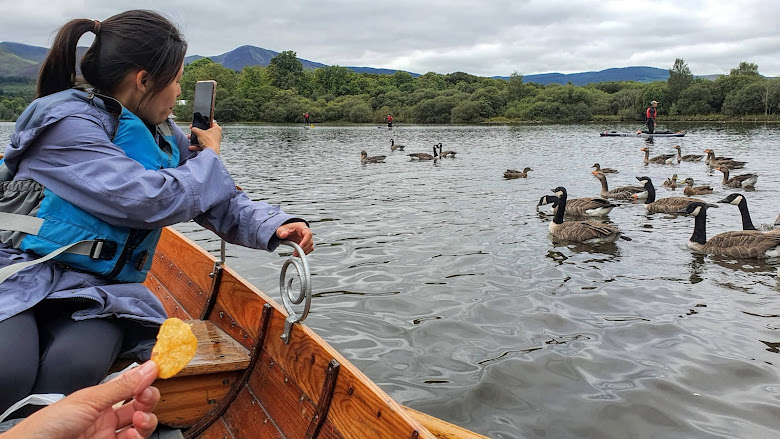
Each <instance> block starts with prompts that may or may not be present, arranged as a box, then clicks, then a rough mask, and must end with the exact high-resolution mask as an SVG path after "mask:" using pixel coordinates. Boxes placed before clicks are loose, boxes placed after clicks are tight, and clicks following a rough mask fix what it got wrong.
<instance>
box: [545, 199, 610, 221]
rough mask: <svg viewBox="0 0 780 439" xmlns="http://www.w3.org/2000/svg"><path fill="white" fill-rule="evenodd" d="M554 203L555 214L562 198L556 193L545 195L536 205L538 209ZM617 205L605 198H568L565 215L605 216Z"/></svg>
mask: <svg viewBox="0 0 780 439" xmlns="http://www.w3.org/2000/svg"><path fill="white" fill-rule="evenodd" d="M550 203H552V205H553V206H552V211H553V215H555V213H556V212H558V208H559V207H560V200H559V199H558V197H556V196H555V195H545V196H543V197H542V198H541V199H540V200H539V204H537V205H536V210H539V206H543V205H545V204H550ZM615 207H617V204H612V203H610V202H609V201H607V200H605V199H603V198H593V197H584V198H572V199H571V200H568V199H567V200H566V211H565V212H564V215H567V216H605V215H608V214H609V212H611V211H612V209H614V208H615Z"/></svg>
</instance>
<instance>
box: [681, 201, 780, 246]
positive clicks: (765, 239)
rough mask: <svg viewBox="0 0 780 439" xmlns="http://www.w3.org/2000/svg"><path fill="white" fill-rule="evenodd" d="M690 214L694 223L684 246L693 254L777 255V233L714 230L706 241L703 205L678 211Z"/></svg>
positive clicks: (695, 205)
mask: <svg viewBox="0 0 780 439" xmlns="http://www.w3.org/2000/svg"><path fill="white" fill-rule="evenodd" d="M680 213H685V214H688V215H693V216H694V217H695V218H696V220H695V225H694V228H693V235H691V238H690V239H689V240H688V247H689V248H690V249H691V250H693V251H695V252H697V253H709V254H714V255H721V256H729V257H733V258H773V257H777V256H780V234H777V233H763V232H760V231H758V230H739V231H732V232H723V233H718V234H717V235H715V236H713V237H712V238H710V239H709V240H707V205H706V204H705V203H691V204H689V205H688V206H687V207H686V208H685V209H683V210H682V211H680Z"/></svg>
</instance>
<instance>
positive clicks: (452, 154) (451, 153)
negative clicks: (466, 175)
mask: <svg viewBox="0 0 780 439" xmlns="http://www.w3.org/2000/svg"><path fill="white" fill-rule="evenodd" d="M441 148H442V146H441V142H440V143H439V157H441V158H444V157H450V158H453V159H454V158H455V154H457V152H456V151H451V150H447V151H442V150H441Z"/></svg>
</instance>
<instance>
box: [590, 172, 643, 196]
mask: <svg viewBox="0 0 780 439" xmlns="http://www.w3.org/2000/svg"><path fill="white" fill-rule="evenodd" d="M592 174H593V175H595V176H596V178H598V179H599V181H600V182H601V198H610V199H613V200H644V199H645V198H647V191H646V190H645V188H643V187H642V186H622V187H618V188H615V189H612V190H609V186H608V185H607V176H606V175H604V173H603V172H592Z"/></svg>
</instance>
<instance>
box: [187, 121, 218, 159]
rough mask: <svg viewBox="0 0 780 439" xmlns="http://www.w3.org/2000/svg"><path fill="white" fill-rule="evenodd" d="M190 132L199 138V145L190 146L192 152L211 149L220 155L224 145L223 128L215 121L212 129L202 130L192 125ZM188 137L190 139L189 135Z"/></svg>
mask: <svg viewBox="0 0 780 439" xmlns="http://www.w3.org/2000/svg"><path fill="white" fill-rule="evenodd" d="M190 131H191V132H193V133H195V135H196V136H198V145H190V151H202V150H204V149H211V150H213V151H214V152H216V153H217V155H219V146H220V144H221V143H222V127H221V126H219V124H217V121H216V120H215V121H214V122H212V124H211V128H209V129H207V130H202V129H200V128H196V127H194V126H192V125H190ZM187 137H190V136H189V135H188V136H187Z"/></svg>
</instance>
